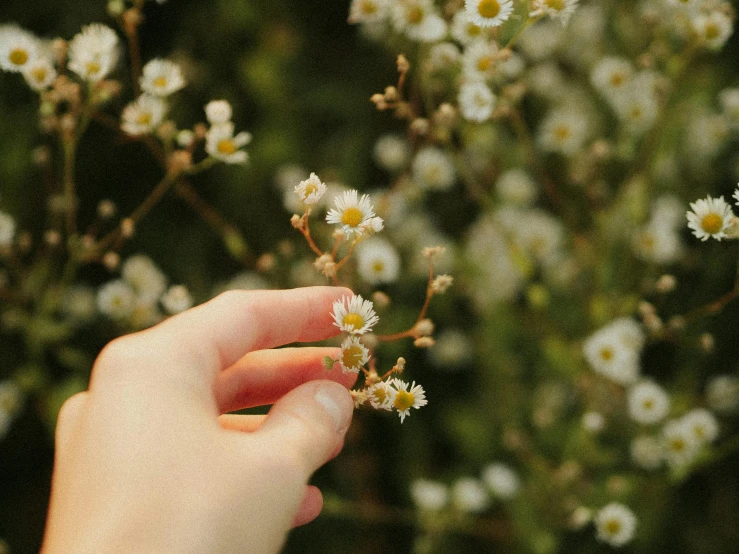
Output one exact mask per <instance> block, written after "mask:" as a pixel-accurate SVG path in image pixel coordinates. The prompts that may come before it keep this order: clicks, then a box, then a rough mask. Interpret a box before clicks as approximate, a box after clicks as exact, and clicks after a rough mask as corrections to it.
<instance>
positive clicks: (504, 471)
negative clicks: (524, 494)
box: [482, 463, 521, 500]
mask: <svg viewBox="0 0 739 554" xmlns="http://www.w3.org/2000/svg"><path fill="white" fill-rule="evenodd" d="M482 480H483V481H484V482H485V484H486V485H487V486H488V488H489V489H490V490H491V491H492V493H493V496H496V497H498V498H501V499H503V500H508V499H510V498H513V497H514V496H516V494H517V493H518V489H519V488H520V486H521V484H520V482H519V479H518V475H517V474H516V472H515V471H513V470H512V469H511V468H510V467H508V466H507V465H505V464H500V463H495V464H490V465H488V466H487V467H485V469H483V470H482Z"/></svg>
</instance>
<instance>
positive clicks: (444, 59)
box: [428, 42, 462, 70]
mask: <svg viewBox="0 0 739 554" xmlns="http://www.w3.org/2000/svg"><path fill="white" fill-rule="evenodd" d="M461 55H462V53H461V52H460V50H459V47H458V46H457V45H456V44H454V43H451V42H439V43H437V44H434V45H433V46H432V47H431V49H430V50H429V55H428V66H429V69H432V70H437V69H438V70H445V69H449V68H452V67H454V66H455V65H456V64H457V62H459V58H460V56H461Z"/></svg>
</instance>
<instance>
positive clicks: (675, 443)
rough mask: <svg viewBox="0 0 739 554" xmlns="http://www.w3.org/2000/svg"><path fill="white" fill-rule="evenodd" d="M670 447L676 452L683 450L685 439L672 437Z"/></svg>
mask: <svg viewBox="0 0 739 554" xmlns="http://www.w3.org/2000/svg"><path fill="white" fill-rule="evenodd" d="M670 448H672V450H674V451H675V452H682V451H683V450H685V441H684V440H683V439H681V438H677V439H672V440H671V441H670Z"/></svg>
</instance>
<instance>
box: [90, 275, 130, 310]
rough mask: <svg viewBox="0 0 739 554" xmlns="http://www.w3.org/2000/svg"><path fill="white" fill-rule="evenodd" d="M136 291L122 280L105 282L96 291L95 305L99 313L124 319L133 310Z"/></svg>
mask: <svg viewBox="0 0 739 554" xmlns="http://www.w3.org/2000/svg"><path fill="white" fill-rule="evenodd" d="M135 302H136V293H134V291H133V289H132V288H131V286H130V285H129V284H128V283H126V282H125V281H122V280H116V281H110V282H109V283H106V284H105V285H103V286H102V287H100V290H98V293H97V306H98V310H100V313H102V314H103V315H107V316H108V317H110V318H113V319H125V318H127V317H129V316H130V315H131V314H132V313H133V310H134V306H135Z"/></svg>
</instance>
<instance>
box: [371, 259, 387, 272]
mask: <svg viewBox="0 0 739 554" xmlns="http://www.w3.org/2000/svg"><path fill="white" fill-rule="evenodd" d="M383 269H385V264H384V263H383V262H382V261H381V260H376V261H375V263H373V264H372V270H373V271H374V272H375V273H381V272H382V270H383Z"/></svg>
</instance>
